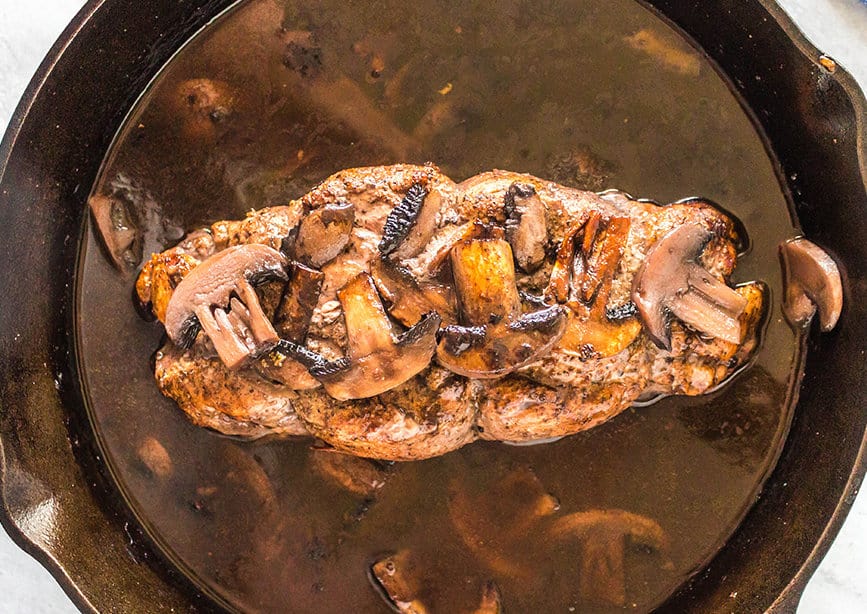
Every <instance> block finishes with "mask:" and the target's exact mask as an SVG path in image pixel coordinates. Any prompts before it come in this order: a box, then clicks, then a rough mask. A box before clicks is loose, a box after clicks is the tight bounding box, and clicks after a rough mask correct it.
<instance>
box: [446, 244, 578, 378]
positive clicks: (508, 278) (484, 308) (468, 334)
mask: <svg viewBox="0 0 867 614" xmlns="http://www.w3.org/2000/svg"><path fill="white" fill-rule="evenodd" d="M451 263H452V272H453V274H454V279H455V287H456V290H457V294H458V302H459V305H460V311H461V318H462V320H463V322H464V324H465V325H463V326H459V325H453V326H447V327H445V328H444V329H443V330H442V333H441V335H440V340H439V344H438V345H437V360H438V361H439V363H440V364H441V365H443V366H444V367H446V368H447V369H449V370H451V371H453V372H455V373H458V374H460V375H465V376H467V377H474V378H493V377H501V376H503V375H506V374H508V373H511V372H512V371H514V370H515V369H518V368H520V367H522V366H524V365H526V364H528V363H530V362H532V361H534V360H536V359H537V358H538V357H539V356H541V355H543V354H544V353H545V352H547V351H548V350H550V349H551V347H553V345H554V344H555V343H556V342H557V341H558V340H559V339H560V337H562V336H563V331H564V330H565V326H566V313H565V310H564V309H563V308H562V307H560V306H559V305H555V306H553V307H546V308H543V309H540V310H538V311H533V312H529V313H524V314H522V313H521V299H520V296H519V295H518V288H517V286H516V285H515V265H514V260H513V257H512V248H511V247H510V246H509V243H508V242H506V241H505V240H503V239H496V238H484V239H465V240H463V241H460V242H458V244H457V245H455V246H454V247H453V248H452V251H451Z"/></svg>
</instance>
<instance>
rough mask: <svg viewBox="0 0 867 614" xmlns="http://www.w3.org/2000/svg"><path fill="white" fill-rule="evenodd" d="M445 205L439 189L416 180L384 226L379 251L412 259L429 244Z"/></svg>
mask: <svg viewBox="0 0 867 614" xmlns="http://www.w3.org/2000/svg"><path fill="white" fill-rule="evenodd" d="M442 204H443V198H442V195H441V194H440V193H439V192H437V191H436V190H430V189H428V188H425V187H424V186H422V185H421V184H419V183H414V184H412V185H411V186H410V188H409V190H407V193H406V195H405V196H404V197H403V200H402V201H401V202H400V204H399V205H398V206H397V207H395V208H394V209H392V210H391V212H390V213H389V214H388V217H387V218H386V220H385V226H384V227H383V229H382V240H381V241H380V243H379V251H380V252H381V253H382V255H383V256H388V255H392V254H393V255H394V256H395V257H396V258H397V259H399V260H402V259H404V258H412V257H413V256H416V255H418V254H419V252H421V251H422V250H423V249H424V247H425V246H426V245H427V244H428V242H429V241H430V239H431V237H432V236H433V234H434V231H435V230H436V225H437V215H438V214H439V211H440V208H441V207H442Z"/></svg>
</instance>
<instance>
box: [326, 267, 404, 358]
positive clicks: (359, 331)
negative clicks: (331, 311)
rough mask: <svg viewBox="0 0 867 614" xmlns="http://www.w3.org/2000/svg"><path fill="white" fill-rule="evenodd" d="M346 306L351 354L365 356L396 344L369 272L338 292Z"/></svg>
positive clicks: (343, 304)
mask: <svg viewBox="0 0 867 614" xmlns="http://www.w3.org/2000/svg"><path fill="white" fill-rule="evenodd" d="M337 298H338V299H339V300H340V305H341V306H342V307H343V317H344V320H345V322H346V334H347V337H348V341H349V353H350V355H352V356H364V355H366V354H370V353H373V352H376V351H377V350H381V349H383V348H390V347H392V346H393V345H394V337H393V336H392V325H391V321H390V320H389V319H388V315H386V313H385V309H384V308H383V306H382V302H381V301H380V300H379V295H378V294H377V293H376V286H374V284H373V280H372V279H371V277H370V275H367V274H362V275H358V276H357V277H355V278H354V279H352V280H351V281H350V282H349V283H348V284H346V285H345V286H344V287H343V288H341V289H340V290H339V291H338V292H337Z"/></svg>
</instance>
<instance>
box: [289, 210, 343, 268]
mask: <svg viewBox="0 0 867 614" xmlns="http://www.w3.org/2000/svg"><path fill="white" fill-rule="evenodd" d="M354 222H355V206H354V205H352V204H351V203H329V204H327V205H325V206H324V207H320V208H319V209H315V210H314V211H311V212H310V213H309V214H308V215H307V216H306V217H305V218H304V219H302V220H301V223H300V224H299V225H298V229H297V235H296V236H295V237H294V245H293V246H292V249H291V250H290V251H292V253H293V256H294V257H295V259H296V260H298V261H300V262H302V263H304V264H307V265H310V266H312V267H316V268H319V267H321V266H322V265H324V264H327V263H328V262H330V261H332V260H333V259H334V258H335V257H336V256H337V255H338V254H339V253H340V252H342V251H343V248H344V247H346V244H347V243H349V239H350V236H351V234H352V226H353V224H354ZM289 243H293V241H292V240H291V235H290V240H289Z"/></svg>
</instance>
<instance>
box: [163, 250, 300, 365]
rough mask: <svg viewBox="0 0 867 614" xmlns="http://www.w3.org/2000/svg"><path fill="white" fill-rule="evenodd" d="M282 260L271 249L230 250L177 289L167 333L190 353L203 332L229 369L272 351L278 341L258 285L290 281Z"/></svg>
mask: <svg viewBox="0 0 867 614" xmlns="http://www.w3.org/2000/svg"><path fill="white" fill-rule="evenodd" d="M284 265H285V260H284V258H283V255H282V254H281V253H280V252H278V251H277V250H275V249H272V248H270V247H268V246H266V245H257V244H248V245H238V246H235V247H230V248H227V249H225V250H223V251H222V252H219V253H217V254H216V255H214V256H212V257H210V258H208V259H207V260H205V261H204V262H203V263H201V264H200V265H199V266H197V267H196V268H195V269H193V270H192V271H191V272H190V273H189V274H188V275H187V276H186V277H184V278H183V279H182V280H181V282H180V283H179V284H178V286H177V288H175V291H174V294H172V298H171V300H170V301H169V305H168V307H167V308H166V320H165V327H166V333H168V335H169V338H170V339H171V340H172V341H173V342H174V343H175V344H176V345H178V346H180V347H183V348H189V347H190V346H191V345H192V344H193V342H194V341H195V339H196V336H197V335H198V333H199V330H204V332H205V334H206V335H207V336H208V338H210V340H211V342H212V343H213V344H214V349H216V350H217V354H218V355H219V356H220V359H221V360H222V361H223V363H224V364H225V365H226V366H227V367H229V368H230V369H234V368H237V367H239V366H241V365H242V364H243V363H244V362H245V361H246V360H247V359H248V358H250V357H251V356H254V355H258V354H261V353H262V352H264V351H266V350H268V349H269V348H271V347H272V346H273V345H274V344H275V343H277V341H278V340H279V336H278V335H277V332H276V331H275V330H274V327H273V326H272V325H271V322H270V321H268V318H267V317H266V316H265V313H264V312H263V311H262V306H261V305H260V304H259V299H258V297H257V296H256V291H255V289H254V288H253V284H254V283H258V282H261V281H264V280H266V279H286V271H285V270H284V268H283V267H284Z"/></svg>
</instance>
